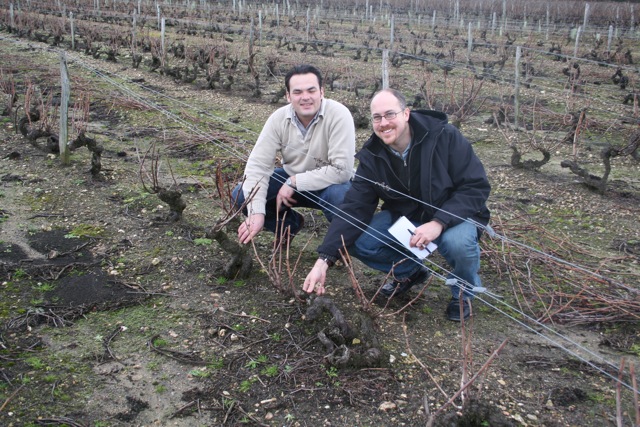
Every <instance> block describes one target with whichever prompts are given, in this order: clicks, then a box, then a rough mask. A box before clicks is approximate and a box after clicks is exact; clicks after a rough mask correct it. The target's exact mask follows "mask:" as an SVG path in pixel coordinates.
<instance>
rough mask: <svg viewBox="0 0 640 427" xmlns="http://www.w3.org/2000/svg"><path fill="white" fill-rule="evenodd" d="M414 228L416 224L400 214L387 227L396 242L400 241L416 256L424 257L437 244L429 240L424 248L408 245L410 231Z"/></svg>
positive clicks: (413, 230) (436, 246)
mask: <svg viewBox="0 0 640 427" xmlns="http://www.w3.org/2000/svg"><path fill="white" fill-rule="evenodd" d="M415 229H416V226H415V225H413V224H412V223H411V221H409V219H408V218H407V217H406V216H402V217H400V218H398V220H397V221H396V222H395V223H394V224H393V225H392V226H391V227H389V233H391V235H392V236H393V237H395V238H396V239H397V240H398V242H400V243H402V244H403V245H404V247H405V248H407V249H409V250H410V251H411V252H413V253H414V254H415V255H416V256H417V257H418V258H420V259H425V258H426V257H428V256H429V255H431V253H432V252H433V251H435V250H436V249H437V248H438V245H436V244H435V243H433V242H430V243H429V244H428V245H427V246H426V247H425V248H424V249H419V248H417V247H411V246H409V241H410V240H411V233H413V232H415Z"/></svg>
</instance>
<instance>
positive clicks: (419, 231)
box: [409, 221, 444, 249]
mask: <svg viewBox="0 0 640 427" xmlns="http://www.w3.org/2000/svg"><path fill="white" fill-rule="evenodd" d="M443 229H444V227H443V225H442V224H440V223H439V222H438V221H429V222H427V223H425V224H422V225H421V226H420V227H418V228H416V229H415V231H414V232H413V236H411V240H409V246H411V247H416V248H418V249H424V248H426V247H427V245H428V244H429V243H431V242H433V241H434V240H436V239H437V238H438V237H440V234H442V230H443Z"/></svg>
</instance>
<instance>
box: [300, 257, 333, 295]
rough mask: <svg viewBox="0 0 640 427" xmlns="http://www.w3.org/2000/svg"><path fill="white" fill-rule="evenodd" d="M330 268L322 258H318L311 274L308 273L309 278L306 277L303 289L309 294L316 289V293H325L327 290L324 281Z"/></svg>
mask: <svg viewBox="0 0 640 427" xmlns="http://www.w3.org/2000/svg"><path fill="white" fill-rule="evenodd" d="M328 269H329V266H328V265H327V263H326V262H325V261H323V260H321V259H319V260H317V261H316V264H315V265H314V266H313V268H312V269H311V271H310V272H309V274H307V278H306V279H304V285H303V286H302V290H303V291H305V292H306V293H308V294H311V293H313V292H314V291H315V293H316V294H318V295H323V294H324V291H325V289H324V282H325V280H326V279H327V270H328Z"/></svg>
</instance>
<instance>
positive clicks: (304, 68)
mask: <svg viewBox="0 0 640 427" xmlns="http://www.w3.org/2000/svg"><path fill="white" fill-rule="evenodd" d="M309 73H312V74H315V75H316V77H317V78H318V86H319V89H322V73H321V72H320V70H318V69H317V68H316V67H314V66H313V65H309V64H302V65H296V66H294V67H293V68H292V69H291V70H289V72H288V73H287V75H286V76H284V85H285V87H286V88H287V92H289V81H290V80H291V77H293V76H296V75H298V74H309Z"/></svg>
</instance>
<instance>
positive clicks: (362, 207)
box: [318, 110, 491, 259]
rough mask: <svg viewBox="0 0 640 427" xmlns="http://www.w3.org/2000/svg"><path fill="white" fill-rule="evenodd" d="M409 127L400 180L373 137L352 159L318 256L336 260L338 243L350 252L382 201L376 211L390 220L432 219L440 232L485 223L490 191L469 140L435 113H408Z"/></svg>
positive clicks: (387, 154) (384, 149) (388, 156)
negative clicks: (352, 169)
mask: <svg viewBox="0 0 640 427" xmlns="http://www.w3.org/2000/svg"><path fill="white" fill-rule="evenodd" d="M409 125H410V126H411V129H412V131H413V139H412V143H411V148H410V152H409V154H408V157H407V161H406V165H407V166H408V167H410V168H414V170H413V171H412V172H410V173H408V174H406V176H405V178H404V180H403V179H401V177H399V176H398V175H397V174H396V173H395V172H394V169H393V168H392V166H391V162H392V156H394V154H392V153H391V151H390V150H389V148H388V147H387V146H386V145H385V144H384V143H383V142H382V141H381V140H380V138H378V137H377V136H376V135H375V133H374V134H373V135H372V136H371V137H370V138H369V139H368V140H367V142H365V144H364V146H363V147H362V149H361V150H360V151H359V152H358V153H357V154H356V158H357V159H358V160H359V165H358V169H357V171H356V176H355V177H354V179H353V183H352V185H351V189H350V190H349V191H348V192H347V194H346V195H345V198H344V202H343V204H342V206H340V212H339V213H338V214H337V216H336V217H335V218H334V219H333V221H332V222H331V225H330V227H329V231H328V232H327V234H326V236H325V238H324V241H323V242H322V244H321V245H320V246H319V247H318V253H320V254H322V255H324V256H328V257H330V258H332V259H339V249H340V248H342V247H343V240H344V245H345V246H346V247H349V246H351V245H352V244H353V243H354V242H355V241H356V240H357V239H358V237H359V236H360V234H362V232H363V231H364V230H365V229H366V227H367V224H369V222H371V218H372V217H373V215H374V213H375V212H376V209H377V208H378V204H379V202H380V201H381V200H382V202H383V204H382V206H381V209H384V210H389V211H391V212H392V213H393V216H394V217H395V218H399V217H401V216H403V215H404V216H406V217H407V218H409V219H410V220H411V221H413V222H419V223H426V222H429V221H431V220H436V221H438V222H440V223H441V224H443V225H444V226H445V229H446V228H448V227H453V226H455V225H457V224H459V223H461V222H462V221H464V220H465V219H472V220H475V221H477V222H479V223H480V224H483V225H486V224H487V223H488V222H489V216H490V215H489V209H488V208H487V205H486V201H487V198H488V197H489V192H490V190H491V186H490V185H489V181H488V179H487V174H486V173H485V170H484V167H483V166H482V163H481V162H480V159H478V157H477V156H476V154H475V153H474V151H473V148H472V147H471V144H470V143H469V141H467V139H466V138H465V137H464V136H462V134H461V133H460V131H459V130H458V129H456V128H455V127H454V126H452V125H450V124H448V122H447V115H446V114H444V113H441V112H438V111H427V110H416V111H412V112H411V116H410V118H409ZM397 161H398V160H397V159H396V162H397ZM415 168H417V169H418V170H417V171H416V170H415ZM407 177H408V178H407ZM407 195H411V196H407ZM414 199H419V200H420V201H422V202H424V203H420V202H419V201H417V200H414Z"/></svg>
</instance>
